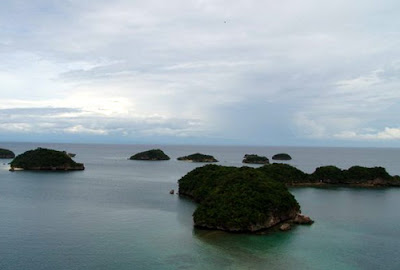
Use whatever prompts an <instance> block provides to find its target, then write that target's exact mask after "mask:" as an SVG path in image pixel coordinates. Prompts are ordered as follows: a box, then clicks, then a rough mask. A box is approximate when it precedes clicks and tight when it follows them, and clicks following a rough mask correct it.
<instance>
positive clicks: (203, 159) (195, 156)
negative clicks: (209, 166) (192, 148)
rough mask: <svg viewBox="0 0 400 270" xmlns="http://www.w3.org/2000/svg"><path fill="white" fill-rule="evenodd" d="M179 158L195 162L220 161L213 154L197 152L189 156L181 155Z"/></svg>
mask: <svg viewBox="0 0 400 270" xmlns="http://www.w3.org/2000/svg"><path fill="white" fill-rule="evenodd" d="M177 159H178V160H189V161H193V162H218V160H216V159H215V158H214V157H213V156H210V155H204V154H200V153H195V154H192V155H189V156H184V157H179V158H177Z"/></svg>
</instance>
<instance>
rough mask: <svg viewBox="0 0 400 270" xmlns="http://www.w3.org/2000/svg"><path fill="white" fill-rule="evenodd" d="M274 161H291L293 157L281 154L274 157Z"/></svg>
mask: <svg viewBox="0 0 400 270" xmlns="http://www.w3.org/2000/svg"><path fill="white" fill-rule="evenodd" d="M272 159H273V160H291V159H292V157H291V156H290V155H289V154H286V153H279V154H276V155H274V156H273V157H272Z"/></svg>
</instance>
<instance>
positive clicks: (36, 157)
mask: <svg viewBox="0 0 400 270" xmlns="http://www.w3.org/2000/svg"><path fill="white" fill-rule="evenodd" d="M10 166H11V169H10V170H11V171H14V170H34V171H76V170H84V169H85V166H84V165H83V164H82V163H76V162H75V161H73V160H72V159H71V157H69V156H68V155H67V154H66V153H65V152H62V151H57V150H52V149H46V148H37V149H35V150H29V151H26V152H25V153H23V154H21V155H18V156H17V157H16V158H15V159H14V160H13V161H12V162H11V163H10Z"/></svg>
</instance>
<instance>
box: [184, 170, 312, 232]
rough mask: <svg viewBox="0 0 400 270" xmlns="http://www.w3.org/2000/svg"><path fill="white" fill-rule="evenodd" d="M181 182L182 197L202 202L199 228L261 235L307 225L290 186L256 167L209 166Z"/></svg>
mask: <svg viewBox="0 0 400 270" xmlns="http://www.w3.org/2000/svg"><path fill="white" fill-rule="evenodd" d="M178 183H179V195H180V196H188V197H190V198H192V199H193V200H195V201H196V202H198V203H199V206H198V207H197V209H196V210H195V212H194V214H193V220H194V224H195V226H196V227H199V228H205V229H217V230H223V231H229V232H258V231H263V230H266V229H269V228H271V227H274V226H279V225H282V224H284V223H287V222H289V223H295V221H296V223H304V224H305V223H306V222H302V221H304V218H301V217H304V216H301V217H298V216H299V214H300V205H299V204H298V202H297V201H296V199H295V198H294V196H293V195H292V194H290V192H289V191H288V189H287V187H286V186H285V185H284V184H283V183H281V182H279V181H276V180H273V179H272V178H269V177H268V176H266V175H265V174H264V173H262V172H261V171H259V170H257V169H254V168H250V167H242V168H237V167H225V166H217V165H206V166H203V167H200V168H196V169H194V170H193V171H191V172H189V173H188V174H186V175H185V176H184V177H182V178H181V179H180V180H179V181H178ZM310 221H311V220H310V219H307V224H311V223H312V222H310ZM286 227H287V226H284V228H285V229H286Z"/></svg>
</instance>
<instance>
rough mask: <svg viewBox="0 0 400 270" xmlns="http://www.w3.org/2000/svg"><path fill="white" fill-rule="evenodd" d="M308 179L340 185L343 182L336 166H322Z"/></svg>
mask: <svg viewBox="0 0 400 270" xmlns="http://www.w3.org/2000/svg"><path fill="white" fill-rule="evenodd" d="M310 179H312V180H314V181H318V182H319V181H322V182H325V183H341V182H343V181H344V173H343V170H341V169H339V168H338V167H336V166H322V167H318V168H317V169H316V170H315V171H314V172H313V173H312V174H311V175H310Z"/></svg>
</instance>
